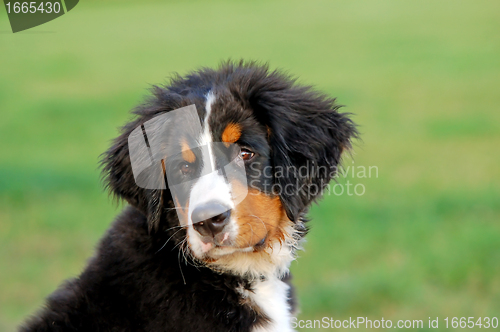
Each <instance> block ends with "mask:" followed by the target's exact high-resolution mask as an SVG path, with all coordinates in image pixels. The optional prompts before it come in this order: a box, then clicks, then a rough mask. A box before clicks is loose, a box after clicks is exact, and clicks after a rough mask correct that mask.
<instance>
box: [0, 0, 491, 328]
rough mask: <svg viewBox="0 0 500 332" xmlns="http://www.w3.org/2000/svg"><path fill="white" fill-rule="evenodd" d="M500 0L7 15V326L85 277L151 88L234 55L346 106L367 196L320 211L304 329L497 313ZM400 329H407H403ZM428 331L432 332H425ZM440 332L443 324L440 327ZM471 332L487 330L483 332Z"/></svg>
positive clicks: (3, 246) (300, 265)
mask: <svg viewBox="0 0 500 332" xmlns="http://www.w3.org/2000/svg"><path fill="white" fill-rule="evenodd" d="M499 12H500V2H499V1H496V0H495V1H483V0H478V1H450V0H444V1H430V0H422V1H396V0H379V1H369V0H360V1H357V0H356V1H339V0H335V1H333V0H329V1H326V0H325V1H323V0H311V1H296V0H289V1H284V0H278V1H274V0H273V1H262V0H257V1H252V2H250V1H248V2H244V1H232V2H228V1H223V0H216V1H182V2H181V1H156V2H155V1H141V2H138V1H135V2H132V1H107V2H102V1H90V0H89V1H81V2H80V3H79V4H78V6H77V7H75V9H73V10H72V11H71V12H70V13H68V14H67V15H64V16H62V17H61V18H59V19H56V20H54V21H52V22H49V23H47V24H45V25H42V26H39V27H37V28H34V29H31V30H27V31H25V32H20V33H17V34H12V33H11V32H10V26H9V23H8V19H7V15H6V13H5V10H3V9H2V10H1V12H0V112H1V114H0V115H1V116H0V331H12V330H14V329H15V326H16V325H17V324H19V322H20V321H21V320H22V319H23V318H24V317H25V316H26V315H28V314H30V313H32V312H33V311H34V310H36V309H37V308H38V307H39V306H40V305H42V303H43V298H44V297H45V296H47V295H48V294H49V293H50V292H52V291H53V290H54V289H55V288H56V287H57V285H58V284H60V283H61V281H62V280H64V279H66V278H68V277H71V276H75V275H77V274H78V273H79V272H80V271H81V270H82V268H83V267H84V265H85V262H86V259H87V258H88V257H89V256H90V255H92V253H93V250H94V248H95V245H96V242H97V241H98V239H99V238H100V237H101V235H102V234H103V232H104V231H105V229H106V228H107V227H108V226H109V224H110V222H111V221H112V220H113V218H114V216H115V215H116V214H117V213H118V211H119V210H120V209H121V208H122V206H117V205H116V204H114V203H113V201H112V200H111V199H109V198H108V197H107V194H106V193H104V192H103V190H102V185H101V184H100V181H99V170H98V169H97V162H98V158H99V154H100V153H101V152H103V151H104V150H105V149H106V148H107V146H108V145H109V141H110V139H112V138H113V137H114V136H115V135H116V134H117V129H116V128H117V127H118V126H120V125H122V124H123V123H124V122H125V121H126V120H127V119H129V118H130V115H129V114H128V111H129V110H130V109H131V108H132V107H133V106H134V105H136V104H137V103H139V102H140V101H141V99H142V97H143V96H144V95H145V94H146V93H147V91H146V89H147V88H148V87H149V85H150V84H155V83H162V82H166V78H167V77H168V76H169V75H170V74H171V73H172V72H174V71H177V72H179V73H181V74H182V73H185V72H187V71H188V70H191V69H193V68H196V67H198V66H215V65H217V64H218V63H219V62H220V61H221V60H224V59H228V58H233V59H239V58H245V59H256V60H261V61H268V62H269V63H270V65H271V67H272V68H283V69H286V70H289V71H290V72H291V73H293V74H295V75H297V76H299V77H300V81H301V82H305V83H312V84H314V85H315V86H316V87H317V88H318V89H319V90H321V91H324V92H326V93H328V94H331V95H333V96H337V97H338V100H339V102H340V103H341V104H344V105H347V107H346V108H345V110H346V111H349V112H352V113H354V114H355V117H354V119H355V121H356V122H357V123H359V124H360V131H361V133H362V138H363V141H362V142H361V141H360V142H358V143H357V144H356V146H355V149H354V155H353V159H352V160H351V159H349V158H348V159H346V165H347V166H355V167H358V166H365V167H368V166H376V167H377V168H378V177H375V176H373V174H372V178H369V179H367V178H359V177H356V176H355V177H352V176H351V177H349V178H347V179H340V183H343V184H346V181H347V180H349V181H350V182H351V183H354V184H358V183H361V184H363V185H364V186H365V189H366V193H365V194H364V195H362V196H356V195H353V196H349V195H347V194H344V195H341V196H336V195H329V196H327V197H326V198H325V199H324V200H323V201H322V202H321V204H320V205H319V206H317V207H314V208H313V210H312V212H311V216H312V218H313V221H312V223H311V225H312V231H311V233H310V235H309V236H308V241H307V243H306V244H305V251H304V252H302V253H301V255H300V256H301V257H300V258H299V260H298V261H297V262H294V264H293V266H292V271H293V273H294V276H295V284H296V286H297V290H298V295H299V299H300V302H301V313H300V315H299V318H301V319H321V318H322V317H324V316H327V317H334V318H337V319H348V318H349V317H357V316H363V317H369V318H372V319H380V318H381V317H384V318H385V319H410V320H412V319H423V320H424V322H425V326H426V327H427V321H428V317H433V318H435V317H440V319H441V324H440V329H439V330H445V329H444V327H443V321H442V319H443V318H444V317H446V316H448V317H455V316H458V317H461V316H465V317H469V316H473V317H479V316H490V317H491V316H496V317H500V186H499V184H500V171H499V169H500V168H499V164H500V154H499V146H500V91H499V90H500V19H499ZM393 330H396V329H393ZM424 330H427V328H426V329H424ZM434 330H435V329H434ZM473 330H477V329H473Z"/></svg>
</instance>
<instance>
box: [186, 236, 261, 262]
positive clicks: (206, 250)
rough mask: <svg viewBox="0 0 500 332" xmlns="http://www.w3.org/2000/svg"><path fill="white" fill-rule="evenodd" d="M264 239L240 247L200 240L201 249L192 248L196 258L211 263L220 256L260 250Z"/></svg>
mask: <svg viewBox="0 0 500 332" xmlns="http://www.w3.org/2000/svg"><path fill="white" fill-rule="evenodd" d="M261 242H264V241H259V242H258V243H257V244H254V245H250V246H245V247H239V246H234V245H219V244H214V243H212V242H209V243H204V242H202V241H200V247H201V249H202V250H201V251H200V250H192V248H191V251H192V253H193V254H194V256H195V257H196V258H198V259H199V260H201V261H204V262H207V263H210V262H213V261H216V260H218V259H220V258H224V257H229V256H231V255H236V254H238V253H250V252H254V251H258V250H260V249H261V248H262V247H263V246H262V245H261V244H260V243H261Z"/></svg>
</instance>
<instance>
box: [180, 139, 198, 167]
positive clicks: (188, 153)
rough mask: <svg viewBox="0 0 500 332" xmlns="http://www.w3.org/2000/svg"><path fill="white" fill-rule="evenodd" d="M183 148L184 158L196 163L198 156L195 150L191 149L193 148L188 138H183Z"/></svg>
mask: <svg viewBox="0 0 500 332" xmlns="http://www.w3.org/2000/svg"><path fill="white" fill-rule="evenodd" d="M181 150H182V159H184V160H185V161H187V162H188V163H194V162H195V161H196V156H195V154H194V152H193V150H191V148H190V147H189V144H188V142H187V141H186V139H183V140H182V141H181Z"/></svg>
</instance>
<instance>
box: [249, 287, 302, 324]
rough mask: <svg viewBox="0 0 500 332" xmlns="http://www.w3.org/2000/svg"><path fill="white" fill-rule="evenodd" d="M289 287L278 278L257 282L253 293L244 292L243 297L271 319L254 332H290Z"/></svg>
mask: <svg viewBox="0 0 500 332" xmlns="http://www.w3.org/2000/svg"><path fill="white" fill-rule="evenodd" d="M289 288H290V287H289V286H288V285H287V284H286V283H284V282H283V281H281V280H279V279H278V278H276V277H273V278H271V279H268V280H264V281H257V282H256V284H255V285H254V287H253V292H249V291H244V293H243V294H242V295H243V296H245V297H247V298H248V299H249V300H251V301H252V302H253V303H254V305H256V306H257V307H258V308H259V309H260V311H261V312H262V313H263V314H265V315H266V316H267V317H269V318H270V322H269V323H268V324H266V325H264V326H259V327H256V328H254V329H253V331H252V332H275V331H276V332H289V331H293V329H292V327H291V322H290V320H291V314H290V305H289V304H288V294H289Z"/></svg>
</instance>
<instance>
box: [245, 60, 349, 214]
mask: <svg viewBox="0 0 500 332" xmlns="http://www.w3.org/2000/svg"><path fill="white" fill-rule="evenodd" d="M248 82H249V85H248V91H247V93H248V94H247V98H248V99H247V101H248V102H249V104H250V107H251V108H252V109H253V110H254V114H255V115H256V117H257V118H258V120H259V121H260V122H261V123H263V124H265V125H266V126H267V127H268V134H269V142H270V146H271V149H272V162H273V167H274V174H275V179H274V181H275V183H276V184H278V186H275V187H278V190H279V195H280V197H281V201H282V203H283V205H284V207H285V209H286V212H287V215H288V217H289V218H290V219H291V220H294V221H296V220H297V219H298V218H300V217H301V216H302V215H303V214H304V213H305V212H307V208H308V207H309V205H310V204H311V202H313V201H314V200H315V199H317V198H319V197H320V196H321V194H322V192H323V189H324V188H325V187H326V186H327V184H328V183H329V182H330V180H331V179H332V177H334V176H335V174H336V172H337V167H338V165H339V163H340V160H341V155H342V153H343V152H345V151H346V150H349V149H350V148H351V140H352V139H354V138H356V137H357V131H356V126H355V124H354V123H353V122H352V120H351V119H350V118H349V117H348V116H349V114H347V113H340V112H339V108H340V107H341V106H339V105H337V104H336V102H335V99H333V98H329V97H327V96H325V95H323V94H321V93H318V92H315V91H313V90H312V88H311V87H307V86H299V85H297V84H295V80H294V79H291V78H290V77H288V76H285V75H283V74H280V73H278V72H271V73H269V72H267V68H263V69H260V71H257V72H256V73H255V75H254V76H253V80H249V81H248ZM280 170H281V172H279V171H280Z"/></svg>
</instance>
